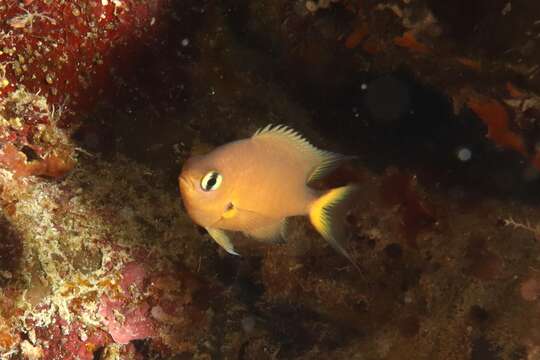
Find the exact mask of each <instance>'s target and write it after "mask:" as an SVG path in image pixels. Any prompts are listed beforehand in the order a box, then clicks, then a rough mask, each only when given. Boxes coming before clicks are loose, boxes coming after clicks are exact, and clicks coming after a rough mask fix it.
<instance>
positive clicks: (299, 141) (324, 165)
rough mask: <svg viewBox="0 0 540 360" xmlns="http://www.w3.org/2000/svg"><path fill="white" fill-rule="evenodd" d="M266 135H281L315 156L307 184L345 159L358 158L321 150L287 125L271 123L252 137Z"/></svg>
mask: <svg viewBox="0 0 540 360" xmlns="http://www.w3.org/2000/svg"><path fill="white" fill-rule="evenodd" d="M264 136H269V137H279V138H280V139H283V140H286V141H288V142H289V143H290V144H292V145H294V146H295V147H296V148H298V149H299V150H300V151H302V152H307V153H310V154H312V155H313V156H314V157H315V159H316V162H317V165H316V166H315V167H314V168H313V170H312V172H311V173H310V174H309V176H308V178H307V181H306V184H308V185H309V184H312V183H313V182H315V181H317V180H320V179H322V178H324V177H325V176H326V175H328V174H329V173H331V172H332V171H334V170H335V169H336V168H337V167H338V166H339V165H341V164H342V163H343V162H344V161H348V160H352V159H356V157H355V156H346V155H341V154H338V153H333V152H330V151H325V150H320V149H318V148H317V147H315V146H313V145H312V144H311V143H310V142H309V141H308V140H306V139H305V138H304V137H303V136H302V135H300V133H298V132H297V131H295V130H293V129H291V128H290V127H288V126H286V125H276V126H274V125H272V124H269V125H267V126H266V127H264V128H260V129H259V130H257V131H256V132H255V134H253V136H252V138H256V137H264Z"/></svg>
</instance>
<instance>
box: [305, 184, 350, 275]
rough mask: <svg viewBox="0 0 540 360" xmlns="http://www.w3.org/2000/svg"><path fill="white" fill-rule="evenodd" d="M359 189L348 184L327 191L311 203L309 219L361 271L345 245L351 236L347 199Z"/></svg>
mask: <svg viewBox="0 0 540 360" xmlns="http://www.w3.org/2000/svg"><path fill="white" fill-rule="evenodd" d="M357 190H358V187H357V186H355V185H348V186H343V187H338V188H335V189H332V190H330V191H328V192H326V193H325V194H324V195H322V196H321V197H320V198H318V199H316V200H315V201H314V202H313V203H312V204H311V208H310V211H309V219H310V221H311V223H312V224H313V226H314V227H315V229H317V231H318V232H319V233H320V234H321V235H322V236H323V237H324V239H325V240H326V241H328V243H329V244H330V245H332V247H333V248H334V249H335V250H336V251H338V252H339V253H340V254H342V255H343V256H345V257H346V258H347V259H349V261H350V262H351V263H352V264H353V265H354V267H355V268H356V269H357V270H358V271H360V272H361V269H360V267H359V266H358V265H357V264H356V263H355V262H354V260H353V259H352V257H351V256H350V255H349V253H348V252H347V250H345V248H344V247H343V244H345V243H346V242H347V240H348V239H349V237H350V232H349V231H348V229H347V224H346V223H345V217H346V214H347V210H349V209H350V206H348V201H347V200H350V199H351V198H352V195H353V194H354V193H355V192H356V191H357Z"/></svg>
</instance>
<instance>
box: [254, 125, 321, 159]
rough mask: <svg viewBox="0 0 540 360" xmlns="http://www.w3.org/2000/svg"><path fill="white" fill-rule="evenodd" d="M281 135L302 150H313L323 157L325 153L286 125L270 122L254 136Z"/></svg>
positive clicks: (312, 151)
mask: <svg viewBox="0 0 540 360" xmlns="http://www.w3.org/2000/svg"><path fill="white" fill-rule="evenodd" d="M265 136H270V137H280V138H282V139H285V140H288V141H290V143H291V144H292V145H294V146H296V147H297V148H298V149H300V150H301V151H306V152H311V153H314V154H316V155H320V156H321V157H322V156H323V154H324V151H322V150H319V149H317V148H316V147H315V146H313V145H312V144H311V143H310V142H309V141H308V140H306V138H304V137H303V136H302V135H300V133H298V132H297V131H295V130H294V129H292V128H290V127H288V126H286V125H276V126H274V125H273V124H268V125H266V126H265V127H264V128H260V129H259V130H257V131H256V132H255V133H254V134H253V136H252V138H257V137H265Z"/></svg>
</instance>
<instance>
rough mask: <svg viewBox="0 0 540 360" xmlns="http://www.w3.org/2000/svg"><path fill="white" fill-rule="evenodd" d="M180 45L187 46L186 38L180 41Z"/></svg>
mask: <svg viewBox="0 0 540 360" xmlns="http://www.w3.org/2000/svg"><path fill="white" fill-rule="evenodd" d="M181 44H182V46H183V47H186V46H188V45H189V39H188V38H185V39H182V42H181Z"/></svg>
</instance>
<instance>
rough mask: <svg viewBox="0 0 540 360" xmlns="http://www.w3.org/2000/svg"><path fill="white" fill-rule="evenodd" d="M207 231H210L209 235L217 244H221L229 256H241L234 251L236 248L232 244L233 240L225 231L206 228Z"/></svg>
mask: <svg viewBox="0 0 540 360" xmlns="http://www.w3.org/2000/svg"><path fill="white" fill-rule="evenodd" d="M206 231H208V234H210V236H211V237H212V239H214V241H215V242H217V243H218V244H219V246H221V247H222V248H223V249H225V251H227V252H228V253H229V254H232V255H238V256H239V255H240V254H238V253H237V252H236V251H235V250H234V246H233V244H232V243H231V239H230V238H229V236H228V235H227V234H226V233H225V231H223V230H219V229H214V228H206Z"/></svg>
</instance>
